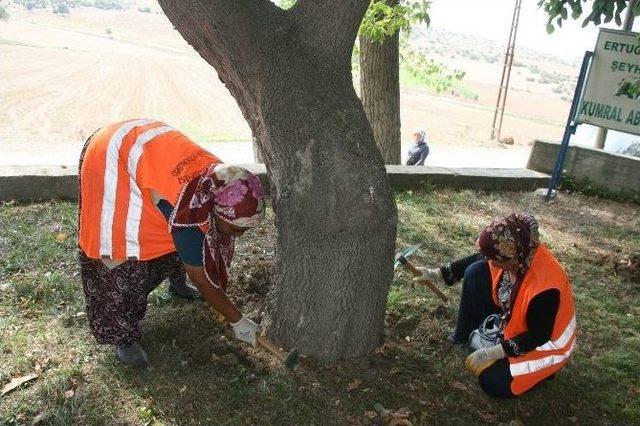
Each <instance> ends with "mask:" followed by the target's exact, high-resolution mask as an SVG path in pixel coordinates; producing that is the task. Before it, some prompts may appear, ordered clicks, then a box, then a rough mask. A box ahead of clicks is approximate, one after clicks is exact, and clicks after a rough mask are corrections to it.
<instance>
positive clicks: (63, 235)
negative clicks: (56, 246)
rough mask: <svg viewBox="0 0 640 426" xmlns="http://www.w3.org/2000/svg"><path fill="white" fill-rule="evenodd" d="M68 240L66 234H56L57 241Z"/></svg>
mask: <svg viewBox="0 0 640 426" xmlns="http://www.w3.org/2000/svg"><path fill="white" fill-rule="evenodd" d="M66 239H67V234H65V233H64V232H60V233H59V234H56V241H58V242H62V241H64V240H66Z"/></svg>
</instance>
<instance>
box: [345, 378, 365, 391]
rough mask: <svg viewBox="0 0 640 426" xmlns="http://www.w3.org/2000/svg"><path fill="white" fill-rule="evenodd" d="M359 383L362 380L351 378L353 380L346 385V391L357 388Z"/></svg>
mask: <svg viewBox="0 0 640 426" xmlns="http://www.w3.org/2000/svg"><path fill="white" fill-rule="evenodd" d="M361 384H362V380H360V379H353V381H352V382H351V383H349V384H348V385H347V391H348V392H351V391H352V390H354V389H357V388H358V386H360V385H361Z"/></svg>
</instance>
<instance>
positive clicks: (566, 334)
mask: <svg viewBox="0 0 640 426" xmlns="http://www.w3.org/2000/svg"><path fill="white" fill-rule="evenodd" d="M575 332H576V316H575V314H574V315H573V318H571V321H570V322H569V325H568V326H567V327H566V328H565V329H564V331H563V332H562V334H561V335H560V337H558V339H556V340H554V341H551V340H549V341H548V342H547V343H545V344H544V345H542V346H538V347H537V348H536V350H539V351H558V350H561V349H562V348H564V347H565V346H567V343H569V340H571V338H572V337H573V335H574V334H575Z"/></svg>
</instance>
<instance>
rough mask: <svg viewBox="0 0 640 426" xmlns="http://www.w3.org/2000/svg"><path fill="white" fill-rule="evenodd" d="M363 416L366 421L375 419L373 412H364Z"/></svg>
mask: <svg viewBox="0 0 640 426" xmlns="http://www.w3.org/2000/svg"><path fill="white" fill-rule="evenodd" d="M364 416H365V417H366V418H368V419H375V418H376V416H377V414H376V412H375V411H365V412H364Z"/></svg>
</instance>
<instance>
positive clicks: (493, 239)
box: [478, 212, 540, 307]
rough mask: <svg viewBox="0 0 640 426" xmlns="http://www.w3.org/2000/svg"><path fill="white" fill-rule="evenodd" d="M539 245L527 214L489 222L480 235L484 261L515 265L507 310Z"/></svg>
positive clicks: (532, 218)
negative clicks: (512, 262)
mask: <svg viewBox="0 0 640 426" xmlns="http://www.w3.org/2000/svg"><path fill="white" fill-rule="evenodd" d="M539 245H540V234H539V232H538V222H537V221H536V219H535V218H534V217H533V215H531V214H530V213H525V212H515V213H512V214H510V215H509V216H507V217H505V218H504V219H500V220H496V221H493V222H492V223H491V224H490V225H488V226H487V227H486V228H484V229H483V230H482V232H480V236H479V237H478V246H479V247H478V248H479V250H480V253H482V254H483V255H484V256H485V257H486V258H487V259H492V260H496V261H498V262H508V261H510V260H516V261H517V263H518V272H517V274H516V282H515V284H514V286H513V291H512V296H511V301H510V303H509V307H511V306H512V302H513V300H514V299H515V296H516V295H517V293H518V289H519V288H520V284H522V281H523V279H524V276H525V274H526V273H527V271H528V270H529V267H530V266H531V262H532V260H533V256H534V254H535V249H536V248H537V247H538V246H539Z"/></svg>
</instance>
